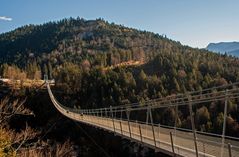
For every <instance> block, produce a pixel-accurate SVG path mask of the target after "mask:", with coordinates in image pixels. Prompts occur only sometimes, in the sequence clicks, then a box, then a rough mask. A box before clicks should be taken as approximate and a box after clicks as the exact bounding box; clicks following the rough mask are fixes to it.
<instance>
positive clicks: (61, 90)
mask: <svg viewBox="0 0 239 157" xmlns="http://www.w3.org/2000/svg"><path fill="white" fill-rule="evenodd" d="M0 65H1V66H0V75H1V76H3V77H6V78H11V79H17V80H20V81H21V80H26V79H32V80H39V79H41V78H43V76H44V74H48V76H49V78H50V79H52V78H54V80H55V87H53V89H54V95H55V96H56V97H57V100H59V102H61V103H62V104H66V105H67V106H68V107H71V108H77V109H78V108H101V107H109V106H110V105H111V106H116V105H125V104H128V103H137V104H139V105H144V103H145V101H148V100H150V99H156V98H162V97H166V96H168V95H175V94H180V93H186V92H188V91H196V90H202V89H204V88H209V87H215V86H221V85H226V84H228V83H231V82H239V59H238V58H237V57H232V56H228V55H226V54H217V53H213V52H210V51H207V50H204V49H195V48H191V47H188V46H183V45H181V44H180V43H179V42H176V41H173V40H171V39H168V38H167V37H164V36H160V35H158V34H154V33H152V32H146V31H140V30H136V29H132V28H128V27H125V26H121V25H116V24H113V23H111V24H110V23H108V22H106V21H104V20H102V19H98V20H90V21H87V20H84V19H80V18H78V19H72V18H70V19H64V20H61V21H58V22H49V23H46V24H42V25H29V26H24V27H21V28H18V29H16V30H13V31H11V32H8V33H4V34H1V35H0ZM45 92H46V91H45ZM36 93H37V92H36ZM25 95H27V96H28V95H29V92H26V93H25ZM34 100H35V101H36V100H37V99H34ZM238 101H239V100H237V99H230V100H228V116H227V131H226V134H227V135H231V136H235V135H236V136H238V135H239V134H238V133H239V124H238V121H239V117H238V115H239V110H238V104H239V102H238ZM34 103H35V102H34ZM34 103H32V104H34ZM223 105H224V101H213V102H211V103H200V104H198V105H197V107H195V108H194V111H195V113H196V116H197V119H196V122H195V123H196V128H197V130H200V131H205V132H213V133H220V132H221V131H222V126H223V120H222V118H223V116H222V115H223ZM49 106H51V104H50V105H47V107H49ZM37 107H41V105H38V106H37ZM51 107H52V106H51ZM45 112H46V113H47V112H48V110H47V109H44V108H41V113H43V114H45ZM179 115H180V116H179V117H178V121H179V122H178V126H177V127H181V128H191V125H190V123H188V120H189V118H190V117H189V115H188V112H187V111H186V110H180V113H179ZM132 116H133V115H132ZM157 116H158V118H159V119H158V120H159V122H160V124H163V125H171V126H173V125H174V123H175V118H176V117H175V111H174V109H173V108H170V107H169V108H163V109H162V111H160V112H159V113H157ZM46 117H47V116H46ZM201 119H203V120H201Z"/></svg>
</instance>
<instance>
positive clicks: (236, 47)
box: [207, 42, 239, 57]
mask: <svg viewBox="0 0 239 157" xmlns="http://www.w3.org/2000/svg"><path fill="white" fill-rule="evenodd" d="M207 50H209V51H213V52H218V53H227V54H229V55H233V56H237V57H239V42H220V43H210V44H209V45H208V46H207Z"/></svg>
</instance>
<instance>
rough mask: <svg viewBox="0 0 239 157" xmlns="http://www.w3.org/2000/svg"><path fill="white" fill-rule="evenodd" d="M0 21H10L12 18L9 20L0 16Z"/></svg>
mask: <svg viewBox="0 0 239 157" xmlns="http://www.w3.org/2000/svg"><path fill="white" fill-rule="evenodd" d="M0 20H4V21H12V18H10V17H6V16H0Z"/></svg>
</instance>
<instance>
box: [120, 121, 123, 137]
mask: <svg viewBox="0 0 239 157" xmlns="http://www.w3.org/2000/svg"><path fill="white" fill-rule="evenodd" d="M120 132H121V135H123V129H122V124H121V121H120Z"/></svg>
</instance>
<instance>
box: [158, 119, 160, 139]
mask: <svg viewBox="0 0 239 157" xmlns="http://www.w3.org/2000/svg"><path fill="white" fill-rule="evenodd" d="M158 138H159V143H160V123H159V124H158Z"/></svg>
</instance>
